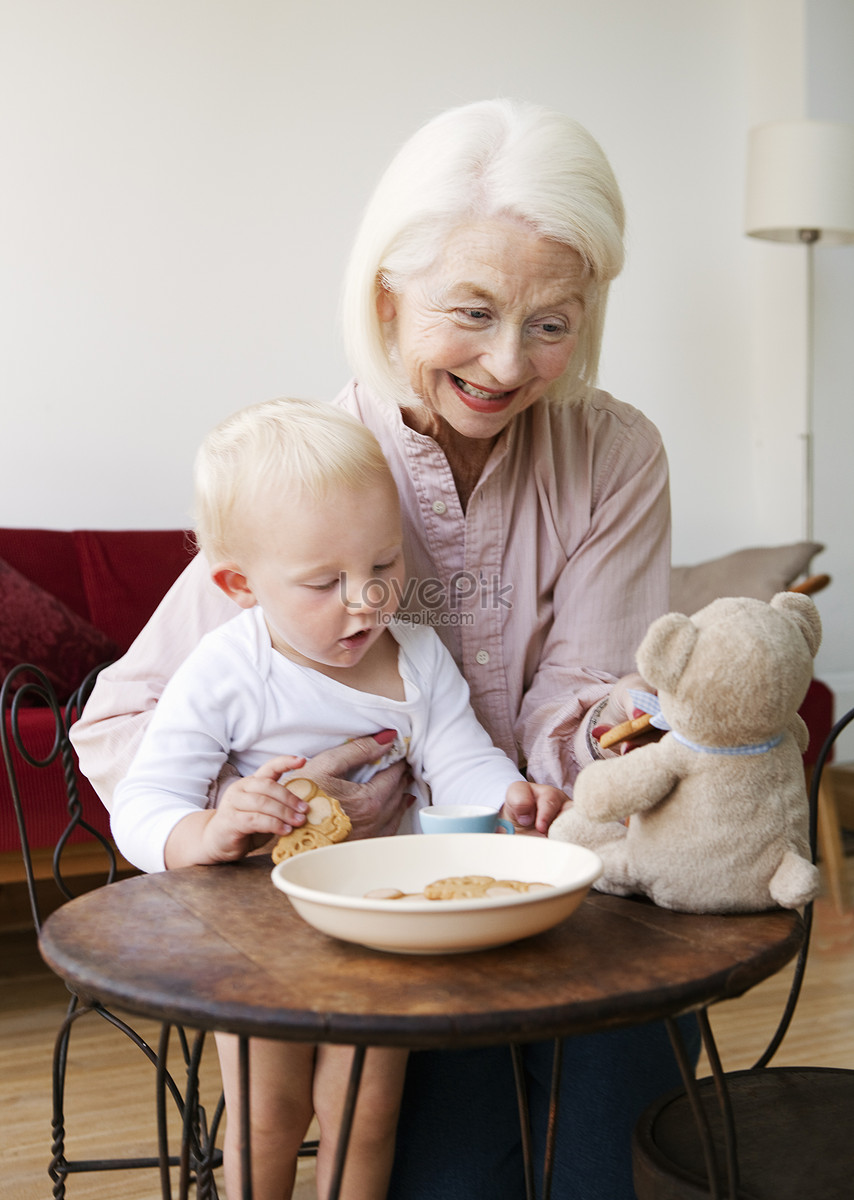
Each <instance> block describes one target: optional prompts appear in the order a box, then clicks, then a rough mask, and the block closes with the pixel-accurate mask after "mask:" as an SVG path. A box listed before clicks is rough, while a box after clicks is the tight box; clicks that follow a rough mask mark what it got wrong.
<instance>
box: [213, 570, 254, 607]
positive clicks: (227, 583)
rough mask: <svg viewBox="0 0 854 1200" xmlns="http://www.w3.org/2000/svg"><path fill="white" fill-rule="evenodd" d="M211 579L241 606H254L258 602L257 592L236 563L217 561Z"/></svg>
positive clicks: (230, 598)
mask: <svg viewBox="0 0 854 1200" xmlns="http://www.w3.org/2000/svg"><path fill="white" fill-rule="evenodd" d="M211 579H212V580H213V581H214V583H215V584H216V586H217V587H218V588H220V589H221V591H223V592H225V594H226V596H228V598H229V600H233V601H234V603H235V604H239V605H240V607H241V608H254V606H255V605H256V604H257V600H256V599H255V593H254V592H253V591H252V588H251V587H250V586H249V580H248V579H247V578H246V576H245V575H244V574H243V572H242V571H241V570H240V568H239V567H238V566H237V564H236V563H232V562H223V563H217V564H216V566H215V567H213V568H212V570H211Z"/></svg>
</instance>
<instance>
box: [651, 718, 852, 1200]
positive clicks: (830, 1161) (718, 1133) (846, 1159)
mask: <svg viewBox="0 0 854 1200" xmlns="http://www.w3.org/2000/svg"><path fill="white" fill-rule="evenodd" d="M852 721H854V708H852V709H851V710H850V711H849V712H847V713H846V714H845V715H844V716H843V717H841V718H840V719H839V720H838V721H837V722H836V723H835V725H834V726H833V728H832V729H831V731H830V733H829V734H828V735H827V737H826V739H825V741H824V743H823V744H822V747H821V750H820V751H819V755H818V758H817V760H816V763H815V766H814V768H813V772H812V776H811V779H810V785H809V840H810V850H811V854H812V860H813V862H815V861H816V856H817V842H818V811H819V789H820V787H821V777H822V773H823V771H824V768H825V765H826V763H827V762H828V760H829V759H830V757H831V755H832V752H833V747H834V745H835V743H836V740H837V738H838V737H839V735H840V734H841V733H842V731H843V730H844V729H845V728H846V727H847V726H848V725H849V724H851V722H852ZM803 922H804V939H803V943H802V945H801V948H800V951H799V954H798V957H797V960H796V963H795V969H794V973H793V976H792V980H791V984H790V986H789V991H788V994H787V997H786V1003H785V1006H784V1009H783V1013H782V1015H781V1017H780V1020H779V1023H778V1025H777V1028H776V1029H775V1031H774V1033H773V1035H772V1037H771V1039H770V1041H769V1042H768V1045H767V1046H766V1047H765V1049H764V1051H763V1052H762V1053H761V1054H760V1056H759V1058H758V1059H757V1060H756V1062H755V1063H754V1064H753V1066H752V1067H751V1068H750V1069H749V1070H747V1071H736V1072H731V1073H726V1072H724V1071H723V1068H722V1066H721V1062H720V1058H719V1055H718V1052H717V1047H716V1045H715V1041H714V1036H713V1034H712V1030H711V1025H710V1023H709V1019H708V1014H707V1012H706V1011H705V1010H703V1011H701V1012H700V1013H699V1014H698V1018H699V1021H700V1029H701V1032H702V1036H703V1044H704V1047H705V1049H706V1053H707V1055H708V1058H709V1065H710V1068H711V1071H712V1074H711V1076H710V1077H709V1078H707V1079H703V1080H700V1081H699V1083H697V1082H695V1083H694V1084H693V1086H688V1087H686V1089H685V1090H684V1091H682V1090H677V1091H676V1092H672V1093H670V1094H669V1095H667V1096H663V1097H662V1098H661V1099H660V1100H658V1101H656V1102H655V1103H654V1104H652V1105H651V1106H650V1107H649V1108H648V1109H647V1110H646V1112H644V1113H643V1115H642V1116H641V1118H640V1120H639V1122H638V1124H637V1126H636V1128H635V1133H634V1139H633V1146H632V1150H633V1159H634V1171H635V1190H636V1192H637V1195H638V1200H677V1198H678V1200H704V1198H706V1197H710V1198H711V1200H765V1197H768V1200H771V1198H773V1200H785V1198H786V1197H789V1196H803V1195H808V1194H809V1195H816V1196H817V1195H821V1196H823V1197H826V1198H827V1200H836V1197H839V1198H840V1200H841V1197H842V1196H847V1195H849V1194H850V1187H851V1181H852V1179H854V1143H852V1139H851V1137H850V1133H849V1128H848V1127H849V1125H850V1116H851V1114H852V1112H854V1071H852V1070H847V1069H843V1068H823V1067H775V1068H769V1066H768V1064H769V1063H770V1062H771V1059H772V1058H773V1057H774V1055H775V1054H776V1053H777V1051H778V1049H779V1048H780V1045H781V1043H782V1041H783V1039H784V1037H785V1036H786V1033H787V1032H788V1029H789V1026H790V1025H791V1022H792V1018H793V1016H794V1014H795V1009H796V1007H797V1003H798V999H799V997H800V994H801V988H802V985H803V981H804V974H805V972H806V966H807V958H808V955H809V945H810V935H811V933H812V925H813V902H812V901H811V902H810V903H809V904H807V905H806V906H805V908H804V913H803ZM670 1032H671V1038H672V1039H673V1042H674V1050H675V1051H676V1054H677V1057H678V1058H680V1060H681V1065H682V1067H683V1077H684V1078H685V1079H686V1080H688V1079H689V1078H690V1075H691V1071H690V1065H689V1064H688V1059H687V1056H686V1055H685V1052H684V1046H681V1045H680V1041H681V1039H680V1037H679V1033H678V1028H677V1027H676V1026H675V1025H674V1024H673V1023H671V1030H670ZM734 1103H735V1104H737V1106H738V1111H737V1112H736V1111H735V1110H734ZM751 1139H754V1144H753V1145H752V1146H751ZM792 1147H796V1148H797V1157H799V1158H800V1162H799V1163H798V1164H797V1168H796V1169H793V1164H792V1156H791V1153H790V1151H791V1149H792ZM745 1149H746V1150H747V1160H748V1164H749V1165H748V1166H747V1167H746V1169H745V1171H744V1172H742V1171H741V1169H740V1165H739V1162H740V1157H741V1155H742V1152H743V1151H744V1150H745ZM802 1150H803V1152H802V1153H801V1151H802ZM751 1154H752V1157H751ZM797 1171H800V1172H801V1174H800V1177H799V1176H798V1174H797ZM743 1173H744V1174H749V1175H750V1179H749V1180H748V1182H747V1183H744V1181H743V1179H742V1174H743ZM804 1179H806V1180H807V1182H806V1184H804ZM766 1189H767V1190H766ZM813 1189H814V1190H813Z"/></svg>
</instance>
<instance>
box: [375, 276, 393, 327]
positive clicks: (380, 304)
mask: <svg viewBox="0 0 854 1200" xmlns="http://www.w3.org/2000/svg"><path fill="white" fill-rule="evenodd" d="M377 316H378V317H379V319H380V320H381V321H382V323H383V324H384V325H387V324H388V323H389V322H390V321H393V320H394V318H395V317H396V316H397V303H396V301H395V297H394V292H390V291H389V290H388V288H387V287H386V284H385V280H384V279H383V277H382V275H381V276H380V277H379V279H378V280H377Z"/></svg>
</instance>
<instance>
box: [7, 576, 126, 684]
mask: <svg viewBox="0 0 854 1200" xmlns="http://www.w3.org/2000/svg"><path fill="white" fill-rule="evenodd" d="M117 654H118V646H117V645H116V643H115V642H114V641H112V640H111V639H110V638H108V637H106V636H105V635H104V634H103V633H101V632H100V630H98V629H95V628H94V626H92V625H90V624H89V622H88V621H84V619H83V618H82V617H80V616H78V615H77V613H74V612H72V611H71V609H70V608H68V607H67V606H66V605H65V604H63V603H62V601H61V600H58V599H57V598H56V596H53V595H51V594H50V593H49V592H46V591H45V590H44V589H43V588H40V587H39V586H38V584H37V583H33V581H32V580H31V579H27V578H25V577H24V576H23V575H22V574H21V573H20V572H19V571H16V570H15V568H14V567H12V566H10V565H9V563H7V562H4V561H3V559H0V680H2V679H3V678H4V677H5V676H6V674H7V673H8V672H9V671H11V670H12V668H13V667H16V666H18V664H19V663H33V664H34V665H35V666H37V667H40V668H41V669H42V671H44V673H45V675H46V676H47V677H48V679H49V680H50V682H51V683H52V684H53V687H54V690H55V691H56V694H57V696H58V697H59V699H60V701H65V700H67V699H68V697H69V696H70V695H71V693H72V692H73V691H74V689H75V688H76V687H77V686H78V685H79V684H80V683H81V682H82V680H83V679H84V678H85V677H86V676H87V675H88V674H89V672H90V671H91V670H93V668H95V667H97V666H98V665H99V664H100V663H104V662H109V661H110V660H111V659H114V658H116V656H117Z"/></svg>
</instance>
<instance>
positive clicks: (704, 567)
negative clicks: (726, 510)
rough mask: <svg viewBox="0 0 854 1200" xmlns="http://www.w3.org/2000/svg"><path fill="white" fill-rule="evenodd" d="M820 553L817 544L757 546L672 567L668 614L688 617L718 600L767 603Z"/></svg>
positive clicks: (783, 589) (805, 570)
mask: <svg viewBox="0 0 854 1200" xmlns="http://www.w3.org/2000/svg"><path fill="white" fill-rule="evenodd" d="M823 549H824V546H822V545H821V544H820V543H819V542H795V543H793V544H792V545H791V546H757V547H755V548H753V549H747V550H736V551H735V553H734V554H725V555H724V556H723V558H713V559H709V561H708V562H701V563H697V565H696V566H693V567H673V569H672V570H671V573H670V610H671V612H680V613H685V614H686V615H687V616H690V615H691V614H692V613H695V612H697V611H698V609H701V608H705V606H706V605H707V604H711V602H712V601H713V600H717V598H718V597H719V596H752V597H753V598H754V599H755V600H770V599H771V597H772V596H776V594H777V592H785V591H786V589H787V588H789V587H790V586H791V585H792V584H793V583H794V582H795V580H796V579H798V578H799V577H800V576H801V575H804V574H806V573H807V570H808V568H809V565H810V561H811V559H812V558H813V556H814V555H815V554H818V552H819V551H820V550H823Z"/></svg>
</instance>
